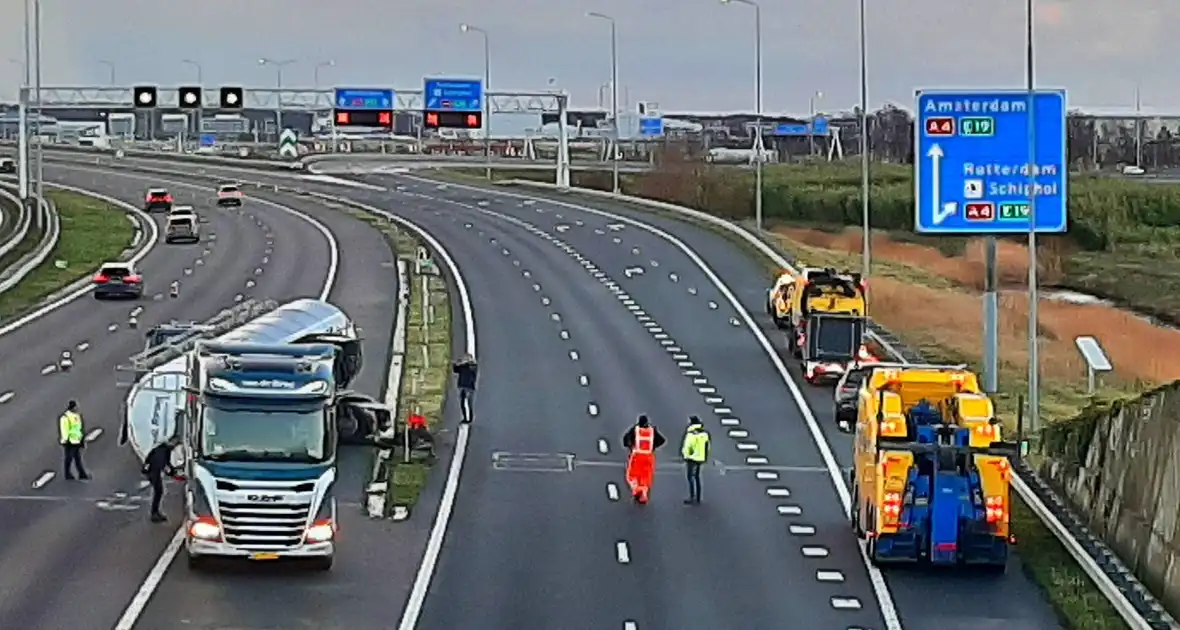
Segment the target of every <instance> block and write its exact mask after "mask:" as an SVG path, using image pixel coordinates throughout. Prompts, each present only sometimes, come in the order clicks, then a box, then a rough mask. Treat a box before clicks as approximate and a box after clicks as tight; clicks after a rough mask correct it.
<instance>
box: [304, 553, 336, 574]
mask: <svg viewBox="0 0 1180 630" xmlns="http://www.w3.org/2000/svg"><path fill="white" fill-rule="evenodd" d="M335 558H336V556H335V555H331V556H321V557H318V558H311V559H310V560H308V568H309V569H311V570H312V571H331V570H332V562H333V561H334V560H335Z"/></svg>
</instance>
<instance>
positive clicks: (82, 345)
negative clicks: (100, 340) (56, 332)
mask: <svg viewBox="0 0 1180 630" xmlns="http://www.w3.org/2000/svg"><path fill="white" fill-rule="evenodd" d="M76 347H77V348H78V352H86V351H87V350H89V349H90V344H89V343H87V342H85V341H83V342H82V343H80V344H78V345H77V346H76Z"/></svg>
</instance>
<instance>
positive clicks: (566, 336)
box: [560, 330, 570, 339]
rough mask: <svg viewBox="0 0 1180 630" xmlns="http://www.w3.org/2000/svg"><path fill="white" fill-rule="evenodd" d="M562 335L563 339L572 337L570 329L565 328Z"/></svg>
mask: <svg viewBox="0 0 1180 630" xmlns="http://www.w3.org/2000/svg"><path fill="white" fill-rule="evenodd" d="M560 335H561V338H562V339H569V338H570V331H568V330H563V331H561V333H560Z"/></svg>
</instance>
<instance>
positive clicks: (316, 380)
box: [120, 299, 392, 569]
mask: <svg viewBox="0 0 1180 630" xmlns="http://www.w3.org/2000/svg"><path fill="white" fill-rule="evenodd" d="M147 337H148V341H147V348H146V349H145V350H144V351H143V352H141V353H140V354H138V355H136V356H134V357H132V358H131V360H130V365H129V366H125V367H120V369H121V370H126V371H131V372H133V373H134V374H135V380H134V382H132V383H129V385H130V392H129V393H128V396H127V399H126V401H125V409H124V422H123V428H122V431H121V435H120V442H121V443H125V444H129V445H130V446H131V447H132V449H133V450H134V451H135V454H136V455H137V457H138V458H139V460H140V461H141V462H142V461H143V459H144V458H146V456H147V453H148V452H149V451H151V449H152V448H154V447H155V446H157V445H159V444H161V443H165V442H167V441H168V440H169V439H170V438H172V437H177V438H179V446H178V447H177V449H176V450H174V451H173V462H174V464H176V465H177V466H178V467H182V469H183V470H184V477H185V486H186V488H185V490H186V491H185V505H186V523H185V527H186V534H187V535H186V539H185V548H186V551H187V552H188V557H189V561H190V565H193V566H196V565H197V564H198V562H200V561H202V560H203V559H204V558H206V557H209V556H226V557H243V558H251V559H255V560H276V559H280V558H296V559H303V560H307V561H313V562H314V564H315V565H316V566H317V567H321V568H324V569H327V568H330V567H331V565H332V559H333V557H334V555H335V554H334V552H335V547H334V539H335V532H336V529H337V526H338V525H337V522H336V501H335V498H334V490H333V488H334V485H335V479H336V445H337V443H343V444H369V443H373V441H374V439H375V436H377V435H379V434H382V433H386V432H389V431H391V426H390V425H391V424H392V416H391V414H390V413H389V411H388V410H387V409H386V408H385V406H384V405H382V404H380V403H378V402H376V401H375V400H373V398H371V397H369V396H366V395H364V394H359V393H357V392H354V391H351V390H347V389H345V388H347V387H348V385H349V384H350V383H351V382H352V381H353V380H354V379H355V377H356V375H357V374H358V373H359V372H360V369H361V366H362V363H363V360H362V359H363V358H362V352H361V339H360V335H359V331H358V329H357V328H356V326H355V325H354V324H353V322H352V321H351V320H350V319H349V318H348V317H347V315H346V314H345V313H344V312H343V311H341V310H340V309H338V308H337V307H335V306H333V305H332V304H329V303H327V302H324V301H319V300H310V299H305V300H297V301H295V302H291V303H288V304H284V305H281V306H280V305H277V304H276V303H274V302H258V301H253V300H251V301H247V302H244V303H242V304H239V305H238V306H235V307H234V308H232V309H228V310H225V311H222V312H221V313H219V314H218V315H217V316H215V317H213V318H212V319H210V320H208V321H206V322H201V323H176V322H173V323H171V324H167V325H163V326H157V327H155V328H153V329H152V330H151V331H149V332H148V334H147Z"/></svg>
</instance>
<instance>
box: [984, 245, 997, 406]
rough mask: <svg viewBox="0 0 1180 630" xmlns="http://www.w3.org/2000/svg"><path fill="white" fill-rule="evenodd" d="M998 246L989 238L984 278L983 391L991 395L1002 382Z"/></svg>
mask: <svg viewBox="0 0 1180 630" xmlns="http://www.w3.org/2000/svg"><path fill="white" fill-rule="evenodd" d="M997 246H998V243H997V242H996V237H994V236H989V237H987V243H986V248H987V251H986V253H985V255H984V257H985V260H986V262H985V263H984V276H983V391H985V392H987V393H989V394H994V393H996V392H997V391H998V390H999V381H1000V342H999V321H998V320H999V311H1000V295H999V293H997V292H996V289H997V287H996V285H997V284H998V283H997V277H996V275H997V274H996V248H997Z"/></svg>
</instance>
